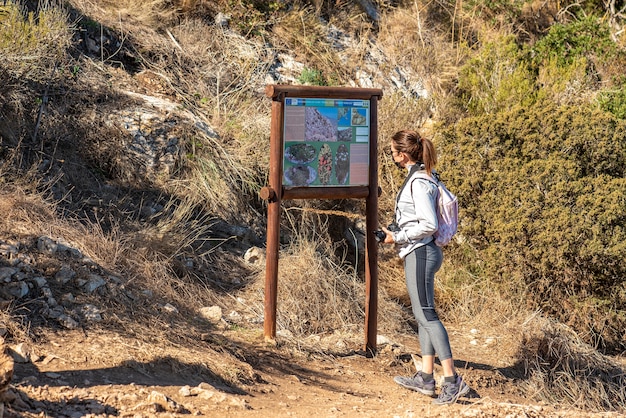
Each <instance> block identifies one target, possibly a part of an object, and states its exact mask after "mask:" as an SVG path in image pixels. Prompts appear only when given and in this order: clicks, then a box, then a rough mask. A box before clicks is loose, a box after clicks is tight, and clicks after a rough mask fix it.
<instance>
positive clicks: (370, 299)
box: [365, 97, 379, 355]
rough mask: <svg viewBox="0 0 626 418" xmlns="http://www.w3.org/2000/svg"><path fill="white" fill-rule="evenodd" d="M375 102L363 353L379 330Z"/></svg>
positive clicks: (373, 104) (371, 349)
mask: <svg viewBox="0 0 626 418" xmlns="http://www.w3.org/2000/svg"><path fill="white" fill-rule="evenodd" d="M378 99H379V97H373V98H372V99H370V148H369V154H370V162H369V164H370V167H369V189H370V190H369V194H368V196H367V198H366V200H365V226H366V228H365V229H366V238H365V352H366V355H374V354H375V353H376V334H377V327H378V318H377V316H378V243H377V242H376V239H374V233H373V232H374V231H375V230H377V229H378V144H377V142H378V141H377V138H378V120H377V119H378V116H377V114H378V112H377V106H378Z"/></svg>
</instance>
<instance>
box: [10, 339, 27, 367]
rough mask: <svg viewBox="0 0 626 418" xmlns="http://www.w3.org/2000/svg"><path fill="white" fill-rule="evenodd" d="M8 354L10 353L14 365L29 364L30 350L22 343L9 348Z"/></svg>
mask: <svg viewBox="0 0 626 418" xmlns="http://www.w3.org/2000/svg"><path fill="white" fill-rule="evenodd" d="M9 352H10V353H11V357H13V361H14V362H16V363H28V362H30V348H29V347H28V346H27V345H26V344H24V343H20V344H18V345H16V346H15V347H11V348H9Z"/></svg>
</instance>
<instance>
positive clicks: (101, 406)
mask: <svg viewBox="0 0 626 418" xmlns="http://www.w3.org/2000/svg"><path fill="white" fill-rule="evenodd" d="M0 244H1V245H0V249H1V250H2V253H1V254H0V265H1V267H0V279H1V281H2V285H1V287H0V291H1V293H2V295H1V296H2V304H3V308H4V309H9V308H10V309H11V310H12V312H13V315H14V318H18V319H19V318H21V320H22V323H23V324H27V326H28V329H27V330H24V331H22V332H23V334H22V335H20V333H19V332H17V331H16V329H12V327H11V326H10V322H8V321H6V318H5V321H4V328H2V330H1V331H2V334H3V336H4V337H5V338H6V339H7V343H6V344H4V345H3V348H4V350H3V351H4V352H5V353H6V354H5V355H4V356H3V357H2V358H0V377H1V378H2V379H1V380H0V392H2V394H1V397H0V400H1V401H2V402H3V403H2V405H3V408H4V409H3V413H4V417H59V418H61V417H71V418H78V417H108V416H119V417H174V416H190V415H196V416H220V417H242V416H257V417H269V416H272V417H275V416H294V417H309V416H312V415H317V416H328V417H351V416H359V417H374V416H376V417H380V416H383V417H417V416H428V417H449V416H470V417H511V418H512V417H600V416H601V417H611V416H615V417H616V416H620V415H619V414H616V413H608V412H603V413H599V412H598V413H591V412H583V411H580V410H572V409H560V408H558V407H556V406H554V405H545V404H541V403H538V402H536V401H533V400H532V399H528V398H527V397H526V396H525V395H523V394H522V390H521V389H522V387H523V384H524V381H523V380H522V379H521V377H522V373H520V369H519V366H518V365H516V364H515V363H516V359H515V357H514V355H512V354H511V353H510V351H511V347H513V346H514V344H510V342H509V341H507V337H506V336H498V335H492V334H490V331H488V330H480V329H465V328H463V327H458V328H455V327H453V326H450V327H449V332H450V337H451V341H452V345H453V348H454V350H455V357H456V365H457V368H458V370H459V372H460V373H461V374H462V376H463V377H464V379H465V380H466V381H467V383H468V384H469V385H470V386H471V388H472V391H471V392H470V393H469V395H468V396H467V397H465V398H463V399H461V400H460V401H459V402H458V403H457V404H455V405H452V406H444V407H441V406H435V405H433V404H432V399H431V398H429V397H426V396H423V395H420V394H417V393H414V392H411V391H409V390H406V389H403V388H401V387H399V386H397V385H396V384H395V383H394V382H393V377H394V376H395V375H409V374H413V373H414V372H415V367H416V362H418V361H419V357H417V356H415V355H414V354H415V353H418V352H419V344H418V340H417V338H416V336H415V335H395V336H383V335H379V341H378V342H379V345H378V351H377V353H376V355H375V356H366V355H364V353H363V352H362V350H361V349H362V345H361V344H362V343H361V342H359V337H358V336H354V335H352V336H347V335H346V336H345V338H342V336H340V335H337V336H335V337H334V338H335V341H334V343H333V344H332V345H329V344H328V339H326V340H323V339H322V338H321V337H319V336H311V338H310V339H307V340H306V341H303V340H300V341H299V340H297V339H294V338H293V337H285V338H283V339H282V340H281V338H280V337H279V338H278V340H277V344H276V345H268V344H267V343H266V342H265V341H264V338H263V329H262V323H260V322H259V321H258V319H257V320H246V318H248V319H251V318H253V316H246V313H245V312H243V311H242V312H239V313H237V315H236V317H237V320H236V321H235V320H233V312H234V311H233V312H231V313H230V314H228V315H225V314H223V313H222V311H221V309H219V308H218V307H207V308H206V309H203V310H202V312H201V315H203V316H204V317H205V320H206V321H205V322H204V324H205V325H197V326H196V325H193V326H191V325H186V324H191V323H192V321H190V322H184V321H178V322H177V321H175V320H170V321H169V322H168V321H166V320H165V319H164V318H166V317H168V315H172V316H176V315H179V314H180V313H179V312H178V311H177V309H176V308H175V307H173V306H172V305H169V304H167V303H163V301H156V300H154V299H152V295H151V294H150V292H148V291H141V289H137V288H133V287H132V284H131V283H129V282H128V281H127V280H126V279H125V278H123V277H120V276H118V275H115V274H111V273H110V272H107V271H106V269H103V268H102V267H101V266H99V265H98V264H96V263H94V262H93V260H91V259H89V257H86V256H84V255H83V254H82V253H81V251H80V250H79V249H78V248H74V247H72V246H71V245H70V244H68V243H64V242H62V241H60V240H55V239H52V238H49V237H46V236H40V237H38V238H33V239H31V240H30V241H29V240H23V241H20V242H18V241H8V240H7V241H2V242H1V243H0ZM124 300H127V301H131V300H132V301H135V302H137V301H139V304H140V305H154V311H153V312H154V317H153V318H151V317H150V316H148V319H147V320H148V321H153V324H152V325H150V324H148V326H147V327H146V326H145V324H144V325H140V321H139V319H140V318H139V309H137V308H135V309H137V311H136V312H134V311H132V310H131V311H130V312H129V311H127V312H124V311H123V310H122V309H119V308H120V307H121V306H123V301H124ZM116 303H118V304H119V305H116ZM135 306H137V305H135ZM116 307H117V308H118V309H117V310H116ZM125 315H127V317H124V316H125ZM115 318H117V319H115ZM133 318H136V319H137V321H136V322H133ZM113 319H115V320H113ZM142 320H143V321H146V317H142ZM186 327H188V328H186ZM150 328H152V329H154V334H153V335H152V334H151V333H150ZM322 342H323V344H322ZM329 347H335V348H334V349H333V348H329ZM436 373H440V370H439V369H437V370H436ZM439 376H440V375H439ZM0 416H2V414H0Z"/></svg>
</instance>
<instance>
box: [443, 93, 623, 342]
mask: <svg viewBox="0 0 626 418" xmlns="http://www.w3.org/2000/svg"><path fill="white" fill-rule="evenodd" d="M441 133H442V135H441V137H440V138H439V140H438V146H439V147H440V148H441V152H442V156H443V157H445V159H443V158H442V164H441V165H442V167H441V168H442V172H443V173H444V174H445V178H446V179H447V181H449V182H450V186H451V188H452V189H453V190H455V191H456V192H457V193H458V196H459V200H460V204H461V219H462V223H461V227H460V233H461V235H462V236H463V237H464V238H465V239H466V241H467V242H468V243H470V244H471V245H473V246H474V247H475V248H476V249H477V251H478V255H479V257H480V258H481V259H482V260H483V261H484V263H485V266H486V267H485V269H484V271H485V272H488V273H486V274H489V275H491V277H492V280H493V281H494V282H495V283H500V284H502V283H506V282H513V283H514V284H513V285H512V286H511V287H512V288H525V289H527V290H528V295H531V298H533V299H532V300H529V301H528V303H529V305H530V306H533V307H534V308H541V309H543V310H545V311H546V312H548V313H550V314H553V315H554V316H556V317H557V318H558V319H560V320H563V321H565V322H567V323H570V324H572V323H574V324H576V325H577V326H578V329H579V330H581V334H584V331H585V330H588V335H598V336H600V339H601V341H602V343H603V344H606V346H607V347H609V348H611V349H623V348H624V341H623V340H622V339H621V338H622V336H621V331H619V329H623V328H624V326H626V323H625V322H621V323H619V325H621V328H616V327H612V328H611V327H606V326H604V324H605V321H608V319H607V318H609V317H611V318H612V319H611V322H612V323H615V322H616V321H619V320H620V318H621V319H623V316H622V317H619V316H615V315H614V313H615V312H619V311H623V310H624V308H625V307H626V294H625V293H626V292H624V291H623V290H621V289H623V288H624V283H625V281H626V228H625V227H624V225H626V142H625V141H624V140H623V138H624V137H625V136H626V122H624V121H621V120H617V119H616V118H615V117H613V116H612V115H611V114H609V113H606V112H601V111H597V110H593V109H592V107H591V106H587V107H584V106H583V107H574V106H571V107H566V106H561V107H559V106H557V105H555V104H554V103H553V102H541V103H540V104H538V105H537V106H534V107H530V108H524V107H518V108H515V109H512V110H510V111H506V112H500V113H498V114H497V115H494V116H481V117H475V118H468V119H466V120H463V121H461V122H459V123H458V124H457V126H456V127H455V128H449V129H447V130H445V131H442V132H441ZM519 285H521V286H519ZM572 298H578V299H579V300H585V299H587V298H594V299H595V300H597V301H601V302H602V303H594V307H595V308H594V309H595V312H596V313H598V312H602V313H603V315H599V314H596V315H595V316H593V317H590V316H584V315H581V313H580V311H578V310H577V309H576V308H575V307H574V304H573V303H572V302H571V300H572ZM596 342H597V341H596Z"/></svg>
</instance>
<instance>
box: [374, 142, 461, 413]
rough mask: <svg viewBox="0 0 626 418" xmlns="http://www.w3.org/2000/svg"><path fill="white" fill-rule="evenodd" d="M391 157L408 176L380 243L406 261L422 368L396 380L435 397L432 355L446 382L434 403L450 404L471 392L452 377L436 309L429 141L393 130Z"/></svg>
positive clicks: (437, 256)
mask: <svg viewBox="0 0 626 418" xmlns="http://www.w3.org/2000/svg"><path fill="white" fill-rule="evenodd" d="M391 155H392V157H393V160H394V162H395V163H396V165H397V166H399V167H402V168H405V169H407V170H408V174H407V177H406V179H405V181H404V184H403V185H402V187H401V189H400V191H399V192H398V196H397V197H396V216H395V224H396V225H395V226H394V228H391V229H393V231H390V230H389V229H388V228H383V231H384V232H385V234H386V236H385V239H384V241H383V242H384V243H386V244H398V245H399V255H400V257H401V258H403V259H404V274H405V277H406V285H407V290H408V293H409V297H410V298H411V307H412V309H413V314H414V315H415V319H417V322H418V333H419V341H420V346H421V349H422V370H421V371H419V372H418V373H416V374H415V375H414V376H413V377H403V376H397V377H396V378H395V379H394V381H395V382H396V383H398V384H399V385H401V386H403V387H406V388H408V389H412V390H415V391H418V392H420V393H423V394H426V395H430V396H433V395H434V394H435V379H434V377H433V368H434V363H435V354H437V355H438V356H439V361H440V362H441V365H442V366H443V374H444V384H443V386H442V388H441V393H440V394H439V397H438V398H437V399H435V400H434V401H433V403H435V404H439V405H444V404H451V403H454V402H456V401H457V399H458V398H459V397H460V396H462V395H464V394H466V393H467V392H469V389H470V388H469V386H468V385H467V384H466V383H465V382H464V381H463V379H462V378H461V376H459V375H457V374H456V371H455V369H454V360H453V359H452V351H451V349H450V341H449V339H448V333H447V331H446V329H445V328H444V326H443V324H442V323H441V321H440V320H439V317H438V316H437V312H436V311H435V300H434V299H435V298H434V291H435V285H434V282H435V273H436V272H437V270H439V267H441V263H442V261H443V252H442V251H441V248H439V247H438V246H437V245H435V240H434V238H433V234H434V233H435V232H436V231H437V212H436V211H437V209H436V208H437V194H438V188H437V185H436V184H435V183H433V182H431V181H429V180H426V179H423V178H418V175H419V174H420V172H421V174H422V175H423V174H424V173H428V174H431V173H432V172H433V169H434V167H435V164H436V163H437V154H436V151H435V147H434V145H433V143H432V142H431V141H430V140H429V139H427V138H422V137H421V136H420V135H419V133H417V132H415V131H409V130H404V131H400V132H397V133H396V134H395V135H394V136H393V137H392V138H391Z"/></svg>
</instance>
